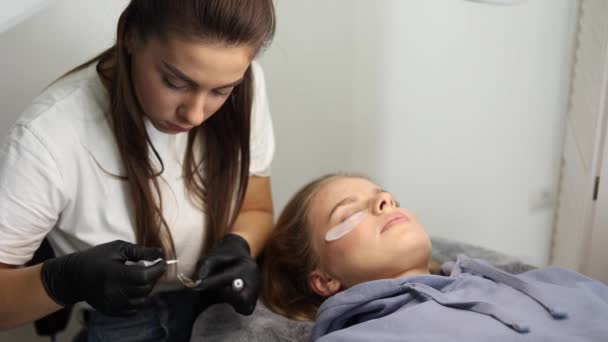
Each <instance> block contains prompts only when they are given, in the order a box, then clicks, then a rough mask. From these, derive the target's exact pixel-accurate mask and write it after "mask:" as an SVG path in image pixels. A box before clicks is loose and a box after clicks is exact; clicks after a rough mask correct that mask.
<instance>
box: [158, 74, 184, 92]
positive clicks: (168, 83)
mask: <svg viewBox="0 0 608 342" xmlns="http://www.w3.org/2000/svg"><path fill="white" fill-rule="evenodd" d="M163 83H164V84H165V85H166V86H167V87H169V88H171V89H178V90H179V89H185V88H186V86H185V85H179V84H176V83H173V82H171V81H169V79H167V78H164V77H163Z"/></svg>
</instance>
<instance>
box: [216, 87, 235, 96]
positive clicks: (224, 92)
mask: <svg viewBox="0 0 608 342" xmlns="http://www.w3.org/2000/svg"><path fill="white" fill-rule="evenodd" d="M213 93H214V94H215V95H217V96H220V97H227V96H229V95H230V94H231V93H232V89H229V90H217V89H216V90H214V91H213Z"/></svg>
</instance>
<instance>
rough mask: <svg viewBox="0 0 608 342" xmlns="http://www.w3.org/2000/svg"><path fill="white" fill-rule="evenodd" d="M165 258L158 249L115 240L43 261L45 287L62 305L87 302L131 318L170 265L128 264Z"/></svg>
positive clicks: (102, 309)
mask: <svg viewBox="0 0 608 342" xmlns="http://www.w3.org/2000/svg"><path fill="white" fill-rule="evenodd" d="M162 256H163V255H162V251H161V250H160V249H159V248H151V247H142V246H138V245H134V244H132V243H128V242H125V241H119V240H116V241H113V242H108V243H105V244H102V245H99V246H95V247H93V248H91V249H88V250H86V251H82V252H76V253H72V254H68V255H65V256H62V257H59V258H55V259H51V260H48V261H46V262H44V264H43V265H42V271H41V278H42V284H43V285H44V288H45V289H46V292H47V293H48V295H49V297H51V299H53V300H54V301H55V302H57V303H58V304H60V305H71V304H74V303H76V302H80V301H86V302H87V303H89V304H90V305H91V306H92V307H93V308H95V309H96V310H98V311H100V312H102V313H104V314H106V315H114V316H122V315H130V314H134V313H135V312H136V311H137V308H138V307H139V306H140V305H142V304H143V303H144V302H145V301H146V298H147V297H148V295H149V294H150V292H151V291H152V288H153V287H154V285H155V284H156V282H157V281H158V279H159V278H160V277H161V276H162V275H163V273H165V271H166V269H167V264H166V263H165V262H164V261H163V262H159V263H156V264H155V265H153V266H149V267H143V266H133V265H131V266H128V265H125V262H126V261H139V260H150V261H152V260H156V259H158V258H162Z"/></svg>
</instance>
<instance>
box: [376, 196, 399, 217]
mask: <svg viewBox="0 0 608 342" xmlns="http://www.w3.org/2000/svg"><path fill="white" fill-rule="evenodd" d="M394 207H395V201H394V200H393V197H392V196H391V195H390V194H389V193H388V192H381V193H379V194H378V195H377V196H376V198H375V200H374V204H373V208H372V209H373V211H374V212H376V213H383V212H385V211H387V210H390V209H392V208H394Z"/></svg>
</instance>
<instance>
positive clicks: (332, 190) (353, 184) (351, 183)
mask: <svg viewBox="0 0 608 342" xmlns="http://www.w3.org/2000/svg"><path fill="white" fill-rule="evenodd" d="M377 188H378V186H377V185H376V184H374V183H372V182H371V181H369V180H367V179H365V178H359V177H341V178H338V179H335V180H332V181H330V182H327V183H326V184H324V185H323V186H322V187H321V189H320V190H319V192H318V193H317V194H316V196H315V198H314V199H313V204H317V205H313V208H314V207H316V209H317V210H319V211H329V210H331V208H333V207H334V206H335V205H336V204H338V203H339V202H341V201H343V200H345V199H347V198H349V197H353V196H360V195H363V194H367V193H371V192H373V191H374V190H375V189H377Z"/></svg>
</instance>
